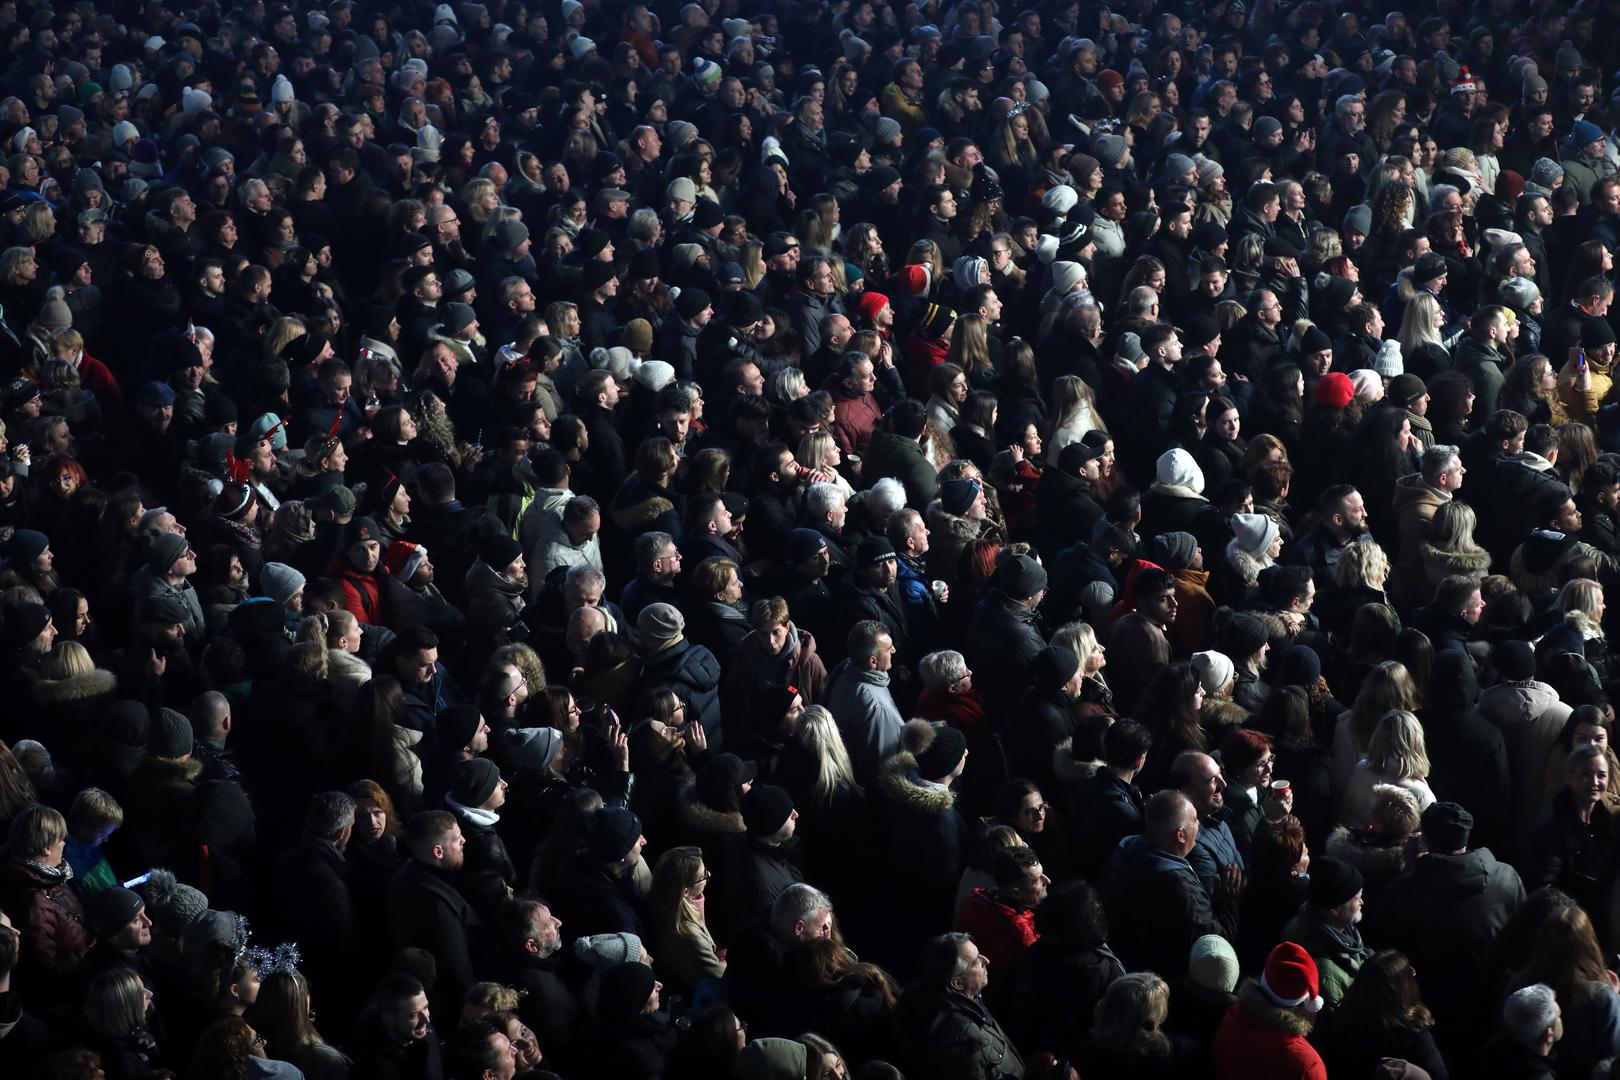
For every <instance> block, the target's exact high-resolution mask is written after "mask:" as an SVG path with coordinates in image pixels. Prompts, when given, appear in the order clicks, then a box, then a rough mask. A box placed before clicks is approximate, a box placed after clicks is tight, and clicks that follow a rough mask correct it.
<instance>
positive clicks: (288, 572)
mask: <svg viewBox="0 0 1620 1080" xmlns="http://www.w3.org/2000/svg"><path fill="white" fill-rule="evenodd" d="M259 587H260V589H262V590H263V592H264V595H266V596H268V597H269V598H270V599H272V600H274V601H275V602H276V603H278V604H285V603H286V602H287V601H288V600H291V599H292V598H293V597H294V596H296V595H297V593H298V590H299V589H302V588H303V587H304V575H303V574H300V573H299V572H298V571H297V570H294V569H293V568H292V567H290V566H288V565H287V564H286V563H278V562H272V563H265V564H264V569H263V570H261V571H259Z"/></svg>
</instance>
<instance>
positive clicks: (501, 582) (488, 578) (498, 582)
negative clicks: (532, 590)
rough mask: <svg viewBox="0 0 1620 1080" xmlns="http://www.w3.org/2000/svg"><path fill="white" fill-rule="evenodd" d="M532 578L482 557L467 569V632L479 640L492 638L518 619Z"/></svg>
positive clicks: (484, 640)
mask: <svg viewBox="0 0 1620 1080" xmlns="http://www.w3.org/2000/svg"><path fill="white" fill-rule="evenodd" d="M528 585H529V582H528V579H527V578H525V579H524V580H522V581H518V580H516V579H514V578H511V577H508V576H507V575H506V574H503V573H501V572H500V571H499V570H496V569H495V568H494V567H492V566H490V565H489V564H488V563H487V562H485V561H484V560H483V559H474V560H473V564H472V566H471V567H469V568H468V570H467V578H466V588H467V632H468V633H469V634H471V635H472V636H473V639H474V640H476V641H482V642H489V641H492V640H494V637H495V635H496V634H497V633H499V632H500V631H502V630H505V629H506V628H507V627H509V626H511V625H512V624H513V623H515V622H517V620H518V616H519V615H521V614H522V613H523V607H524V599H523V594H524V592H525V590H526V589H527V588H528Z"/></svg>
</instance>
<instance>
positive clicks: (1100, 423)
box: [953, 341, 1108, 453]
mask: <svg viewBox="0 0 1620 1080" xmlns="http://www.w3.org/2000/svg"><path fill="white" fill-rule="evenodd" d="M953 344H954V341H953ZM1081 406H1084V407H1085V410H1086V412H1088V413H1090V414H1091V424H1092V430H1093V431H1100V432H1102V433H1103V434H1104V435H1106V434H1108V424H1107V423H1106V422H1104V420H1103V418H1102V414H1101V413H1099V412H1098V411H1097V396H1096V394H1094V393H1092V390H1091V385H1090V384H1089V383H1087V382H1086V381H1085V380H1084V379H1082V378H1081V377H1080V376H1078V375H1059V376H1058V378H1057V381H1056V382H1054V383H1053V384H1052V408H1051V416H1052V421H1051V424H1050V425H1049V426H1048V427H1047V432H1048V435H1050V433H1051V432H1055V431H1056V430H1057V429H1058V428H1060V427H1062V426H1063V425H1064V424H1066V423H1068V421H1069V418H1070V417H1071V416H1073V415H1074V414H1075V413H1077V412H1079V411H1080V408H1081ZM1058 449H1062V447H1059V448H1058ZM1053 452H1054V453H1055V451H1053Z"/></svg>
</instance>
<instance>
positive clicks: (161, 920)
mask: <svg viewBox="0 0 1620 1080" xmlns="http://www.w3.org/2000/svg"><path fill="white" fill-rule="evenodd" d="M164 711H165V712H167V711H168V710H167V709H165V710H164ZM140 892H141V894H142V895H143V896H144V897H145V898H146V913H147V914H148V915H150V916H151V917H152V922H154V923H155V924H157V928H158V930H159V931H161V932H162V933H163V934H164V935H165V936H166V937H171V938H175V937H179V936H180V935H181V934H183V933H185V932H186V930H187V929H188V928H189V927H190V926H191V924H192V923H195V922H196V921H197V920H198V919H200V918H202V916H203V913H204V912H206V911H207V910H208V897H207V896H205V895H204V894H203V893H202V891H201V890H198V889H194V888H192V887H191V886H190V885H186V884H184V883H182V882H181V881H180V880H179V879H178V878H176V877H175V876H174V871H172V870H164V869H161V868H160V869H157V870H153V871H152V875H151V877H149V878H147V879H146V882H145V884H143V885H142V886H141V887H140Z"/></svg>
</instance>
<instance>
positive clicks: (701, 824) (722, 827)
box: [675, 785, 748, 836]
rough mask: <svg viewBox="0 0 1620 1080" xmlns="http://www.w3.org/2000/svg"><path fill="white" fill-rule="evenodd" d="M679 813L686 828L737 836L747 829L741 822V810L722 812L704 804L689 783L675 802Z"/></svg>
mask: <svg viewBox="0 0 1620 1080" xmlns="http://www.w3.org/2000/svg"><path fill="white" fill-rule="evenodd" d="M675 808H676V810H677V811H678V812H679V813H680V816H681V824H682V825H684V826H685V827H686V828H688V829H693V830H696V831H698V832H705V833H721V834H724V835H727V836H737V835H741V834H742V833H745V832H747V831H748V826H747V825H745V824H744V823H743V816H742V812H741V811H736V812H733V813H729V814H728V813H723V812H721V811H719V810H716V809H714V808H713V807H712V806H706V805H704V804H703V803H701V802H699V801H698V797H697V792H696V791H694V790H693V788H692V787H691V785H687V787H686V788H685V789H683V790H682V791H681V797H680V799H679V800H677V802H676V804H675Z"/></svg>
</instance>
